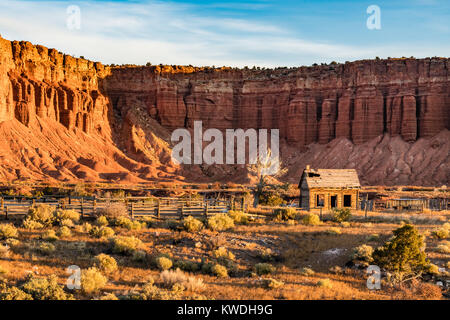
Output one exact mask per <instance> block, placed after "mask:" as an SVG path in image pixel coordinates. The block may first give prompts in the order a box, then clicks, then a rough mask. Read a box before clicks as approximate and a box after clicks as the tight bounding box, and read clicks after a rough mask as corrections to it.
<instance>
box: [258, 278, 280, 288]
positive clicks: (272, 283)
mask: <svg viewBox="0 0 450 320" xmlns="http://www.w3.org/2000/svg"><path fill="white" fill-rule="evenodd" d="M261 284H262V286H263V288H266V289H278V288H281V287H282V286H284V282H283V281H278V280H275V279H272V278H267V279H261Z"/></svg>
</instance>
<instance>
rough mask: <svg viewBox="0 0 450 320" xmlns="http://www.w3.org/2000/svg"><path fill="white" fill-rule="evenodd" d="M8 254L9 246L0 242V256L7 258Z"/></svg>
mask: <svg viewBox="0 0 450 320" xmlns="http://www.w3.org/2000/svg"><path fill="white" fill-rule="evenodd" d="M9 254H10V251H9V246H4V245H3V244H0V258H8V257H9Z"/></svg>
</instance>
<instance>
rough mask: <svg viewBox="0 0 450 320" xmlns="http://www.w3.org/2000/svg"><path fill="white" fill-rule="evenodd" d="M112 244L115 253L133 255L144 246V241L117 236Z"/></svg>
mask: <svg viewBox="0 0 450 320" xmlns="http://www.w3.org/2000/svg"><path fill="white" fill-rule="evenodd" d="M111 244H112V250H113V252H115V253H122V254H129V255H131V254H133V253H134V252H135V251H136V250H137V249H139V248H140V247H141V246H142V241H141V240H139V239H138V238H136V237H133V236H131V237H125V236H117V237H115V238H113V239H112V240H111Z"/></svg>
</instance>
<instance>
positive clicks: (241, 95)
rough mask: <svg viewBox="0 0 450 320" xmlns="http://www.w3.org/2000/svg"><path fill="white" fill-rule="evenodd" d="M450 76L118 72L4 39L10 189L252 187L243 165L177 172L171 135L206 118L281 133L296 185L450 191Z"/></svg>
mask: <svg viewBox="0 0 450 320" xmlns="http://www.w3.org/2000/svg"><path fill="white" fill-rule="evenodd" d="M449 67H450V59H448V58H427V59H412V58H411V59H390V60H364V61H356V62H350V63H346V64H331V65H322V66H312V67H300V68H291V69H287V68H278V69H275V70H264V69H232V68H216V69H212V68H196V67H179V66H150V67H137V66H120V67H111V66H104V65H102V64H101V63H98V62H96V63H94V62H91V61H88V60H85V59H77V58H73V57H71V56H68V55H65V54H62V53H60V52H58V51H57V50H55V49H47V48H45V47H43V46H39V45H32V44H31V43H29V42H17V41H14V42H10V41H8V40H5V39H1V38H0V180H3V181H13V180H16V179H19V180H33V181H38V180H39V181H49V180H59V181H77V180H83V181H115V182H123V183H138V182H151V181H190V182H214V181H224V182H225V181H234V182H241V183H245V182H248V181H249V175H248V173H247V171H246V169H245V167H243V166H237V165H235V166H230V165H227V166H221V165H213V166H206V165H202V166H199V165H191V166H178V165H175V164H173V163H172V162H171V160H170V159H171V157H170V151H171V149H170V148H171V143H170V135H171V132H172V130H174V129H177V128H184V127H186V128H192V126H193V122H194V121H195V120H202V122H203V127H204V129H206V128H218V129H221V130H224V129H228V128H243V129H246V128H255V129H260V128H267V129H272V128H276V129H279V130H280V140H281V155H282V159H283V162H284V164H285V165H286V167H287V168H288V169H289V171H288V173H287V174H286V176H284V177H283V178H282V180H284V181H290V182H296V181H297V180H298V179H299V177H300V174H301V170H302V169H303V168H304V166H305V165H306V164H311V165H312V166H313V167H322V168H356V169H357V170H358V172H359V174H360V178H361V180H362V182H363V183H365V184H372V185H373V184H386V185H392V184H416V185H442V184H448V182H449V180H450V179H449V178H450V172H449V171H450V170H449V167H450V161H449V157H450V155H449V151H450V132H449V129H450V81H449Z"/></svg>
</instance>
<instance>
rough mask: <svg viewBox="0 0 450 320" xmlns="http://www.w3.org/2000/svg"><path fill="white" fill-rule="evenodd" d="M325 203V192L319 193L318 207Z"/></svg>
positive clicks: (317, 198)
mask: <svg viewBox="0 0 450 320" xmlns="http://www.w3.org/2000/svg"><path fill="white" fill-rule="evenodd" d="M324 203H325V197H324V195H323V194H318V195H317V196H316V207H323V206H324Z"/></svg>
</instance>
